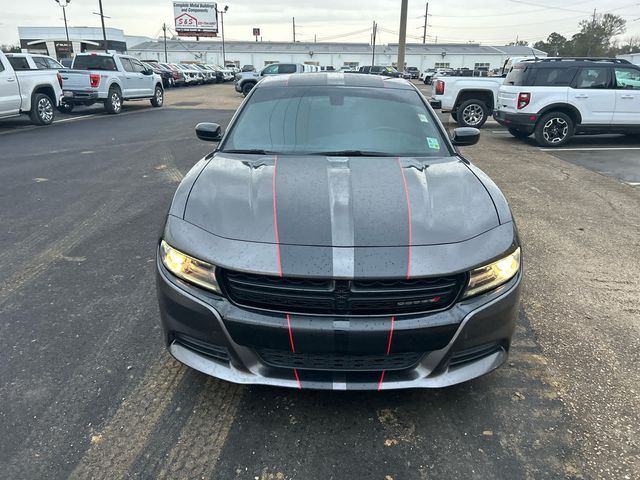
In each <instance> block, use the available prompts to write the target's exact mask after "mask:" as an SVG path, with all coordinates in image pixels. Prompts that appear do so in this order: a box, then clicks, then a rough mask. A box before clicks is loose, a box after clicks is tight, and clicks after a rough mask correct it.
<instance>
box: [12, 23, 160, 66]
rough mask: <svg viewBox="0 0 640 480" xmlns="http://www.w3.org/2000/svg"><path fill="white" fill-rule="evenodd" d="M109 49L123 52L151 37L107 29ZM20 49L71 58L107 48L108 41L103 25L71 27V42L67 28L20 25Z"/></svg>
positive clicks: (59, 57)
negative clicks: (74, 55) (72, 54)
mask: <svg viewBox="0 0 640 480" xmlns="http://www.w3.org/2000/svg"><path fill="white" fill-rule="evenodd" d="M105 30H106V34H107V35H106V36H107V43H106V49H107V50H112V51H114V52H118V53H124V52H126V51H127V49H128V48H129V47H132V46H134V45H136V44H139V43H142V42H145V41H149V40H151V39H150V38H148V37H137V36H128V35H125V34H124V31H122V30H120V29H119V28H106V29H105ZM18 36H19V38H20V48H21V49H22V51H24V52H30V53H40V54H44V55H50V56H52V57H54V58H57V59H61V58H68V57H70V53H80V52H91V51H104V50H105V42H104V38H103V35H102V28H100V27H69V42H70V43H71V52H69V48H68V46H67V33H66V31H65V29H64V27H18Z"/></svg>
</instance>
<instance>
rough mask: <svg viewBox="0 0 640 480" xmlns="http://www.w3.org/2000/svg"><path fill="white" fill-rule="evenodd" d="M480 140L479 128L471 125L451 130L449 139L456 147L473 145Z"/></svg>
mask: <svg viewBox="0 0 640 480" xmlns="http://www.w3.org/2000/svg"><path fill="white" fill-rule="evenodd" d="M478 140H480V130H478V129H477V128H471V127H460V128H456V129H454V130H453V138H451V141H452V142H453V144H454V145H455V146H456V147H468V146H469V145H475V144H476V143H478Z"/></svg>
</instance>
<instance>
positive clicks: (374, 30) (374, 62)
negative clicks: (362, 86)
mask: <svg viewBox="0 0 640 480" xmlns="http://www.w3.org/2000/svg"><path fill="white" fill-rule="evenodd" d="M377 31H378V25H377V24H376V22H375V21H374V22H373V34H372V36H371V38H372V41H371V43H372V44H373V56H372V57H371V66H372V67H373V66H374V65H375V64H376V32H377Z"/></svg>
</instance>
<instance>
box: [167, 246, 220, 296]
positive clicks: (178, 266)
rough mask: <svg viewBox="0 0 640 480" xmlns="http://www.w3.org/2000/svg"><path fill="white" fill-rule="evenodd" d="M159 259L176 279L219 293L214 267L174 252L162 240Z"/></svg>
mask: <svg viewBox="0 0 640 480" xmlns="http://www.w3.org/2000/svg"><path fill="white" fill-rule="evenodd" d="M160 259H161V260H162V264H163V265H164V266H165V267H166V269H167V270H169V271H170V272H171V273H173V274H174V275H175V276H176V277H178V278H181V279H182V280H184V281H186V282H189V283H192V284H194V285H197V286H199V287H202V288H206V289H207V290H211V291H212V292H215V293H220V286H219V285H218V281H217V280H216V271H215V267H214V266H213V265H211V264H210V263H207V262H203V261H202V260H198V259H197V258H193V257H190V256H189V255H187V254H186V253H182V252H181V251H179V250H176V249H175V248H173V247H172V246H170V245H169V244H168V243H167V242H165V241H164V240H162V241H161V242H160Z"/></svg>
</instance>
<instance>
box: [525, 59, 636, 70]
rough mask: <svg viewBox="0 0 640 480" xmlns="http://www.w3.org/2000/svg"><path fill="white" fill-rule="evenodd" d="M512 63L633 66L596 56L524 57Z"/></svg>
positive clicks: (547, 66) (560, 65) (539, 65)
mask: <svg viewBox="0 0 640 480" xmlns="http://www.w3.org/2000/svg"><path fill="white" fill-rule="evenodd" d="M514 64H516V65H517V64H525V65H528V66H531V65H535V66H536V67H541V68H558V67H561V68H562V67H564V68H570V67H576V66H578V67H593V66H603V65H622V66H633V65H632V64H631V62H629V61H628V60H623V59H620V58H597V57H539V58H526V59H522V60H519V61H517V62H514Z"/></svg>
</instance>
